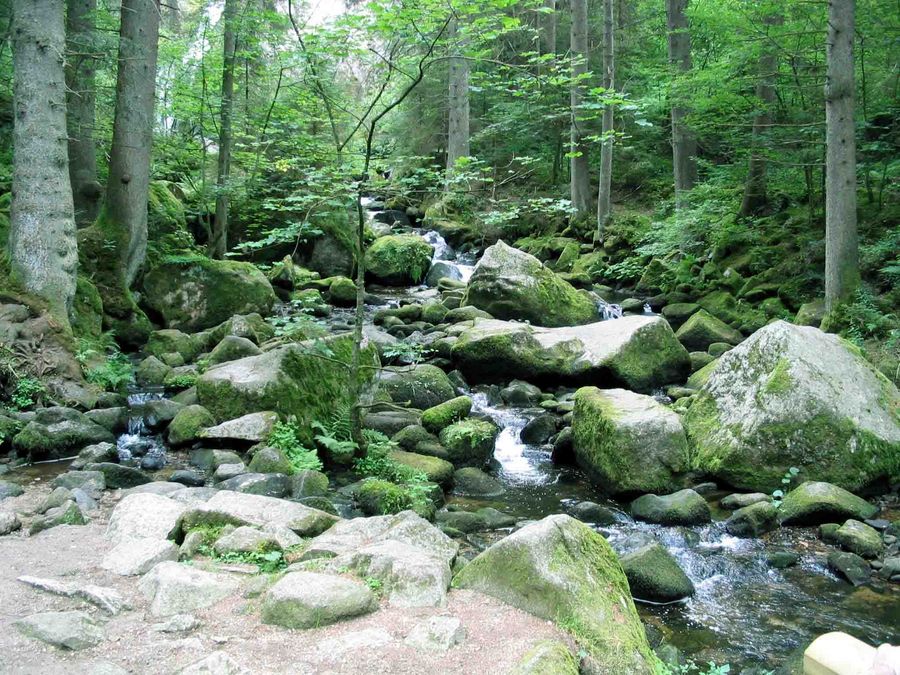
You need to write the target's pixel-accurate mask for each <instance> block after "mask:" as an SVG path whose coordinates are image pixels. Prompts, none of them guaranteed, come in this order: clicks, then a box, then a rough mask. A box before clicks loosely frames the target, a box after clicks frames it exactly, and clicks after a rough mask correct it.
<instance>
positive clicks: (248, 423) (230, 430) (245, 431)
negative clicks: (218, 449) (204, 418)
mask: <svg viewBox="0 0 900 675" xmlns="http://www.w3.org/2000/svg"><path fill="white" fill-rule="evenodd" d="M277 421H278V415H277V414H276V413H274V412H257V413H250V414H249V415H244V416H243V417H238V418H237V419H233V420H228V421H227V422H222V424H219V425H217V426H214V427H210V428H209V429H205V430H204V431H202V432H201V433H200V436H201V438H204V439H207V440H210V441H219V442H222V443H225V444H226V445H227V443H228V442H229V441H238V442H240V443H246V444H253V443H261V442H263V441H265V440H266V439H268V437H269V434H270V433H272V428H273V427H274V426H275V423H276V422H277Z"/></svg>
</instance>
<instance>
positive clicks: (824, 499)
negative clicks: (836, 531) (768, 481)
mask: <svg viewBox="0 0 900 675" xmlns="http://www.w3.org/2000/svg"><path fill="white" fill-rule="evenodd" d="M876 513H878V508H877V507H876V506H875V505H873V504H870V503H869V502H867V501H866V500H865V499H863V498H862V497H857V496H856V495H855V494H853V493H852V492H848V491H847V490H844V489H843V488H841V487H838V486H837V485H832V484H831V483H825V482H823V481H805V482H803V483H801V484H800V485H798V486H797V487H796V488H794V489H793V490H791V491H790V492H788V493H787V495H785V497H784V501H783V502H782V503H781V508H780V509H779V510H778V518H779V520H780V521H781V524H782V525H821V524H822V523H833V522H835V521H838V522H843V521H844V520H846V519H847V518H853V519H855V520H868V519H869V518H872V517H873V516H874V515H875V514H876Z"/></svg>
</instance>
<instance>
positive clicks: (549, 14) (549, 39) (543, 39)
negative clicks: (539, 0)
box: [539, 0, 556, 56]
mask: <svg viewBox="0 0 900 675" xmlns="http://www.w3.org/2000/svg"><path fill="white" fill-rule="evenodd" d="M544 8H545V9H546V10H548V11H546V12H543V13H541V15H540V18H539V25H540V34H539V37H540V46H539V49H540V53H541V56H543V55H545V54H556V0H544Z"/></svg>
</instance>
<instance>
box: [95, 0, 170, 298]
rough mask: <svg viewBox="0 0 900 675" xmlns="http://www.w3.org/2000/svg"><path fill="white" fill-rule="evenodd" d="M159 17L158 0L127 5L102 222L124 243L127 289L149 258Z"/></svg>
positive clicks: (121, 250) (139, 0) (131, 1)
mask: <svg viewBox="0 0 900 675" xmlns="http://www.w3.org/2000/svg"><path fill="white" fill-rule="evenodd" d="M159 11H160V8H159V0H122V13H121V24H120V26H119V56H118V72H117V75H116V114H115V121H114V122H113V139H112V148H111V149H110V157H109V181H108V183H107V186H106V201H105V203H104V205H103V213H102V214H101V219H103V220H104V221H105V222H104V225H105V229H108V230H109V229H112V230H114V231H115V232H116V235H117V238H118V240H119V242H120V245H119V251H118V254H119V263H120V264H121V266H122V273H123V275H124V281H125V284H126V286H130V285H131V283H132V282H133V281H134V279H135V277H136V276H137V273H138V271H139V270H140V268H141V266H142V265H143V264H144V258H145V257H146V254H147V199H148V194H149V190H150V150H151V147H152V144H153V103H154V92H155V85H156V55H157V48H158V45H157V41H158V39H159V16H160V15H159Z"/></svg>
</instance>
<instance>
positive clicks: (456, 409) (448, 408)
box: [422, 396, 472, 434]
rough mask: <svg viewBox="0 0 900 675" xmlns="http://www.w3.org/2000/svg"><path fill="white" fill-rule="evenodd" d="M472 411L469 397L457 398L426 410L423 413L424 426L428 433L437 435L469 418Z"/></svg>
mask: <svg viewBox="0 0 900 675" xmlns="http://www.w3.org/2000/svg"><path fill="white" fill-rule="evenodd" d="M471 411H472V399H471V398H469V397H468V396H457V397H456V398H451V399H450V400H449V401H445V402H443V403H439V404H438V405H436V406H434V407H432V408H428V409H427V410H425V411H424V412H423V413H422V426H423V427H424V428H425V429H426V430H427V431H429V432H431V433H435V434H437V433H440V432H441V431H442V430H443V429H445V428H446V427H448V426H450V425H451V424H453V423H455V422H459V421H460V420H463V419H465V418H466V417H468V416H469V413H470V412H471Z"/></svg>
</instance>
